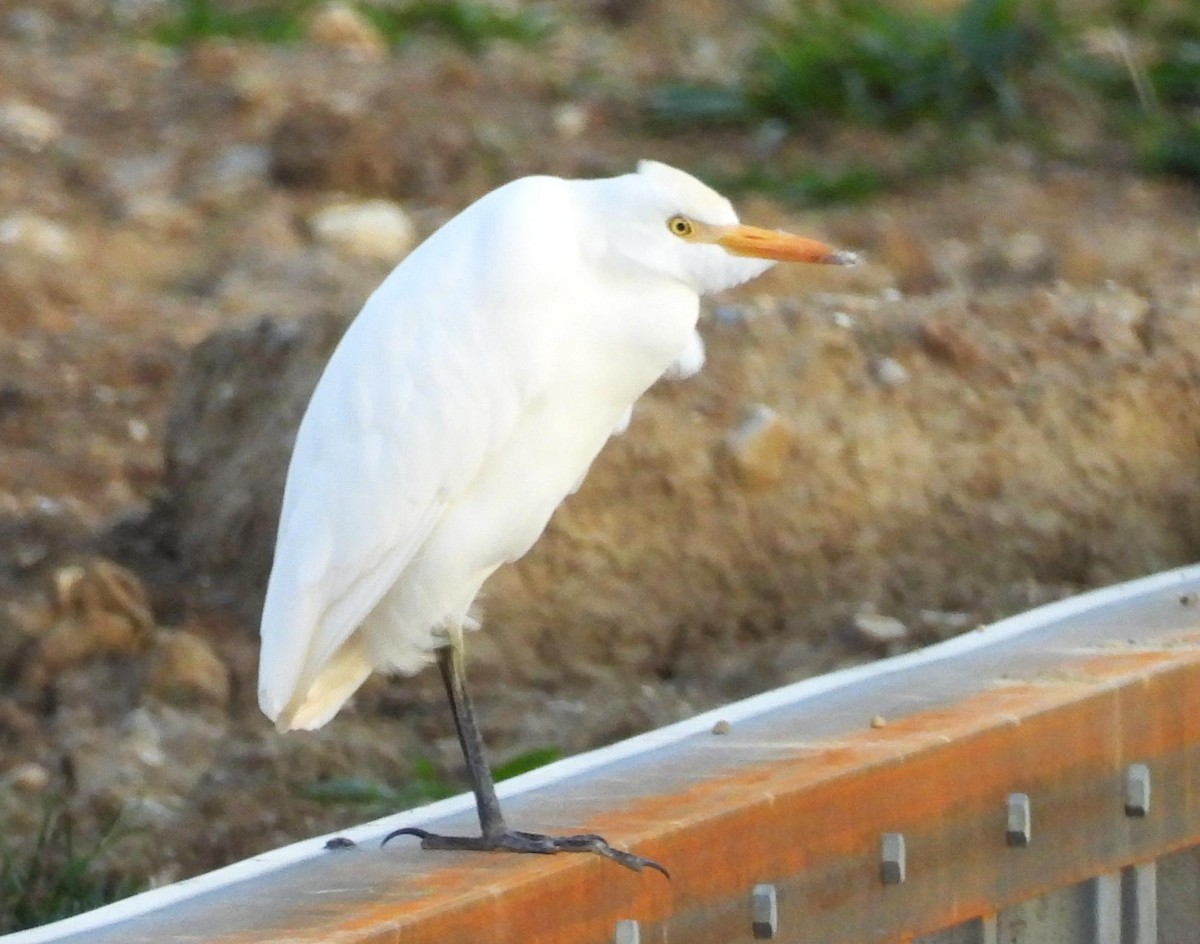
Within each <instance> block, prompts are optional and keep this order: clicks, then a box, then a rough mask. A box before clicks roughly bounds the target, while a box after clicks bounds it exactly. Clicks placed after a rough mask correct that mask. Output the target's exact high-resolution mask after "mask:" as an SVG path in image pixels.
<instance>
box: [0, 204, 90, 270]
mask: <svg viewBox="0 0 1200 944" xmlns="http://www.w3.org/2000/svg"><path fill="white" fill-rule="evenodd" d="M0 246H12V247H13V248H15V249H22V250H24V251H26V252H28V253H29V254H30V255H34V256H39V257H41V258H43V259H48V260H50V261H53V262H65V261H66V260H68V259H70V258H71V257H72V256H74V255H75V251H76V245H75V237H74V236H73V235H72V233H71V231H70V230H69V229H67V227H65V226H63V225H62V224H61V223H56V222H54V221H53V220H48V219H46V218H45V217H44V216H38V215H37V214H36V213H24V212H22V213H14V214H13V215H12V216H6V217H5V218H4V219H0Z"/></svg>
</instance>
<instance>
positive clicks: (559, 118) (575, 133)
mask: <svg viewBox="0 0 1200 944" xmlns="http://www.w3.org/2000/svg"><path fill="white" fill-rule="evenodd" d="M551 120H552V121H553V122H554V130H555V132H556V133H557V134H558V136H559V137H560V138H562V139H563V140H564V141H574V140H575V139H576V138H578V137H579V136H580V135H582V134H583V133H584V132H585V131H587V128H588V111H587V109H586V108H584V107H583V106H582V105H576V104H575V103H574V102H567V103H566V104H564V105H559V106H558V107H557V108H556V109H554V116H553V118H552V119H551Z"/></svg>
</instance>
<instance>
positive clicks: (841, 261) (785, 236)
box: [716, 226, 859, 265]
mask: <svg viewBox="0 0 1200 944" xmlns="http://www.w3.org/2000/svg"><path fill="white" fill-rule="evenodd" d="M716 243H717V245H718V246H722V247H724V248H725V249H726V250H727V251H728V252H731V253H733V254H734V255H735V256H753V257H754V258H755V259H774V260H775V261H777V262H818V263H823V264H825V265H856V264H857V263H858V261H859V257H858V254H857V253H854V252H846V251H845V250H843V249H834V248H833V247H832V246H828V245H826V244H825V243H823V242H820V241H818V240H816V239H809V238H807V237H806V236H793V235H792V234H791V233H785V232H782V231H780V230H776V229H762V228H761V227H758V226H730V227H729V228H728V229H726V230H725V231H724V232H722V233H721V235H720V236H718V237H717V239H716Z"/></svg>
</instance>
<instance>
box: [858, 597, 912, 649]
mask: <svg viewBox="0 0 1200 944" xmlns="http://www.w3.org/2000/svg"><path fill="white" fill-rule="evenodd" d="M850 627H851V629H852V630H853V631H854V634H855V636H857V637H858V639H859V641H860V642H863V643H866V644H867V645H869V646H872V647H874V648H882V649H892V648H895V647H897V646H900V645H901V644H903V643H905V642H907V641H908V627H907V626H905V625H904V624H903V623H902V622H900V620H898V619H896V618H895V617H893V616H884V615H883V614H882V613H877V612H875V610H874V609H873V608H869V607H868V608H864V609H861V610H859V611H858V612H857V613H855V614H854V616H853V617H852V618H851V620H850Z"/></svg>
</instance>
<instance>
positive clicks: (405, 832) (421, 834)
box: [379, 826, 433, 849]
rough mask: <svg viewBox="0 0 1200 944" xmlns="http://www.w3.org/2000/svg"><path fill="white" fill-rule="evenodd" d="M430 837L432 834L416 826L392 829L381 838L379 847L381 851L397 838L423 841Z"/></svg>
mask: <svg viewBox="0 0 1200 944" xmlns="http://www.w3.org/2000/svg"><path fill="white" fill-rule="evenodd" d="M432 835H433V833H431V832H429V830H427V829H418V828H417V827H416V826H406V827H405V828H404V829H393V830H392V831H391V832H390V833H388V834H387V835H386V836H384V837H383V841H382V842H380V843H379V847H380V848H381V849H382V848H383V847H384V846H386V845H387V844H388V843H389V842H391V841H392V840H393V839H395V838H396V837H397V836H416V837H417V838H418V839H420V840H422V841H424V840H425V839H427V838H428V837H429V836H432Z"/></svg>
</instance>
